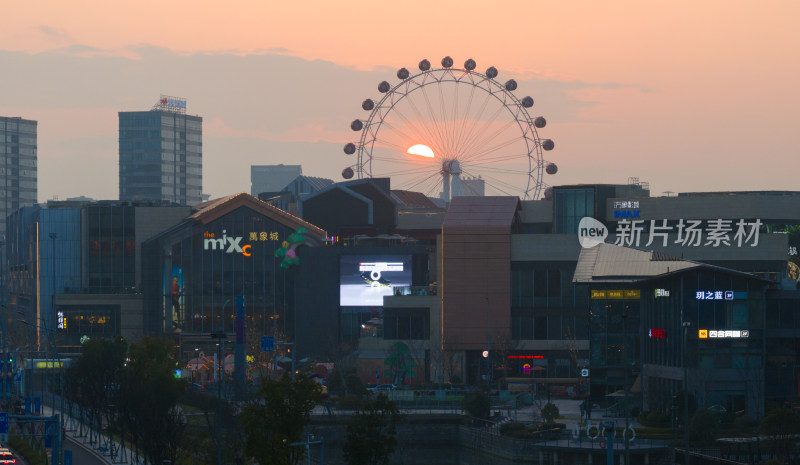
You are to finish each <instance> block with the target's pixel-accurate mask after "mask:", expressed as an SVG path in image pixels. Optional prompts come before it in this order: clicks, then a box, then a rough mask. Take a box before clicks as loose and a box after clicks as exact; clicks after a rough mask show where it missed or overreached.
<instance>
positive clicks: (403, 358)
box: [384, 342, 417, 386]
mask: <svg viewBox="0 0 800 465" xmlns="http://www.w3.org/2000/svg"><path fill="white" fill-rule="evenodd" d="M384 365H386V366H387V369H386V371H385V374H386V375H387V376H390V377H391V378H392V380H393V381H394V384H397V385H398V386H402V385H404V384H405V382H406V377H410V376H412V375H413V374H414V368H415V367H416V366H417V365H416V363H414V358H413V357H412V356H411V349H409V348H408V346H407V345H406V344H405V343H404V342H396V343H394V344H392V347H391V348H390V349H389V356H388V357H386V361H385V362H384Z"/></svg>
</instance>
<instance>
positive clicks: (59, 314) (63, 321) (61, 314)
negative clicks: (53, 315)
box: [57, 311, 67, 329]
mask: <svg viewBox="0 0 800 465" xmlns="http://www.w3.org/2000/svg"><path fill="white" fill-rule="evenodd" d="M57 318H58V323H57V326H58V329H67V319H66V318H64V312H62V311H58V312H57Z"/></svg>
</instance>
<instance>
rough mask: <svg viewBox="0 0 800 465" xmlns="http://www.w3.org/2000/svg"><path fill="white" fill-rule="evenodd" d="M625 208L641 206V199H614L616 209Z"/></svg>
mask: <svg viewBox="0 0 800 465" xmlns="http://www.w3.org/2000/svg"><path fill="white" fill-rule="evenodd" d="M623 208H639V201H638V200H621V201H617V200H615V201H614V210H619V209H623Z"/></svg>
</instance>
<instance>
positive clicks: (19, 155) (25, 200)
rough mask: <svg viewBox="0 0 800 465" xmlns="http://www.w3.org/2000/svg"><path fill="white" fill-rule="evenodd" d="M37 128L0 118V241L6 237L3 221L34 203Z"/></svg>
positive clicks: (22, 121)
mask: <svg viewBox="0 0 800 465" xmlns="http://www.w3.org/2000/svg"><path fill="white" fill-rule="evenodd" d="M37 124H38V123H37V122H36V121H32V120H27V119H22V118H9V117H5V116H0V156H2V161H1V162H0V163H1V164H0V173H2V179H0V182H2V189H0V241H2V240H3V238H4V237H5V234H6V217H8V215H10V214H11V213H13V212H15V211H17V210H19V209H20V208H22V207H29V206H31V205H33V204H35V203H36V196H37V174H36V170H37V166H36V165H37V162H36V157H37V153H36V150H37V138H36V129H37Z"/></svg>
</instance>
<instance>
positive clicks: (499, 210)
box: [442, 196, 522, 233]
mask: <svg viewBox="0 0 800 465" xmlns="http://www.w3.org/2000/svg"><path fill="white" fill-rule="evenodd" d="M521 208H522V207H521V204H520V201H519V197H511V196H490V197H453V200H451V201H450V206H449V207H448V208H447V213H446V214H445V216H444V223H443V224H442V229H443V230H444V231H447V230H451V231H452V230H454V229H470V230H476V229H477V230H484V231H485V232H493V233H511V227H512V225H513V224H514V221H515V219H516V217H517V212H519V211H520V210H521Z"/></svg>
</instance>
